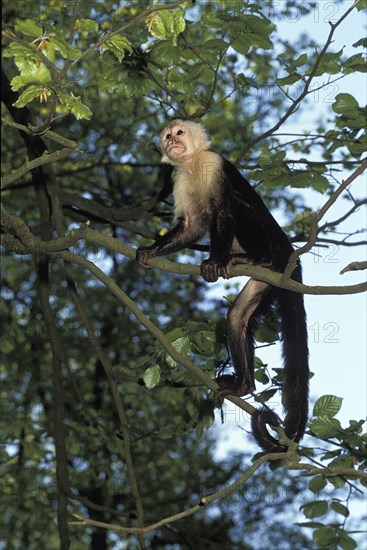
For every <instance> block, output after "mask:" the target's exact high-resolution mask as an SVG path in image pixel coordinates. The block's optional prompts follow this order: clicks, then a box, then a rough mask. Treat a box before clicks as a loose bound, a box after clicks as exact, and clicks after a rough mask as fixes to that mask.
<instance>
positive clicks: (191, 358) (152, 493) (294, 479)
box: [1, 0, 367, 550]
mask: <svg viewBox="0 0 367 550" xmlns="http://www.w3.org/2000/svg"><path fill="white" fill-rule="evenodd" d="M147 4H149V6H148V7H147ZM333 8H335V11H334V12H333V17H332V18H331V17H330V20H329V21H328V23H329V25H325V34H324V41H323V42H322V43H320V44H316V43H315V42H314V40H312V39H310V38H309V37H308V36H307V35H304V34H303V35H302V36H299V37H298V38H296V39H294V40H291V39H288V38H287V37H284V36H283V35H282V33H281V32H280V31H279V29H280V27H281V24H282V22H283V20H284V19H288V20H289V19H292V20H294V21H299V20H303V18H305V20H307V17H308V18H309V17H310V16H311V15H314V16H316V13H318V15H320V13H319V12H317V10H320V5H319V4H318V3H313V2H310V3H306V4H305V3H303V2H295V1H293V0H286V1H285V2H283V3H282V5H281V6H280V5H278V3H276V2H275V3H270V4H263V3H262V2H259V1H257V0H256V1H253V2H246V1H241V2H240V1H238V0H229V1H225V2H224V1H221V0H216V1H214V0H213V1H205V2H204V1H202V0H199V1H197V2H189V1H184V0H179V1H176V2H175V1H171V2H169V1H166V2H161V3H153V2H152V3H147V2H143V1H141V0H137V1H134V2H123V3H121V6H120V5H119V3H116V2H112V1H111V0H106V1H104V2H99V1H92V0H91V1H88V2H79V1H78V0H73V1H70V2H66V3H65V2H64V1H61V0H52V1H49V2H36V3H33V2H18V3H15V4H14V3H5V6H4V8H3V20H4V29H3V46H4V49H3V69H2V96H3V97H2V99H3V105H4V110H3V119H2V121H3V132H2V150H3V167H4V168H3V179H2V199H3V206H2V245H3V259H4V267H3V283H2V298H3V301H2V305H1V316H2V321H3V326H4V331H3V334H2V377H3V381H4V384H3V387H2V394H3V395H2V397H3V403H4V405H3V414H2V418H1V420H2V423H3V433H4V435H5V437H4V440H5V443H6V444H5V446H4V447H3V451H2V453H3V461H2V462H3V464H4V478H3V479H4V482H3V489H4V495H5V502H6V512H5V517H4V521H5V523H4V527H3V529H2V539H3V540H4V542H5V543H6V544H7V545H8V547H9V548H29V549H30V550H32V549H38V548H49V549H52V548H62V549H67V548H73V549H74V550H77V549H79V548H80V549H82V548H86V547H91V548H98V549H99V550H103V549H104V548H145V547H151V548H171V547H172V548H173V547H175V548H182V549H185V548H201V547H205V548H207V547H208V548H217V547H218V548H219V547H220V548H228V549H229V548H231V549H233V548H242V549H247V548H255V547H259V544H260V542H259V541H261V545H263V546H266V547H269V548H270V547H271V548H282V550H286V549H287V548H292V549H297V548H302V549H304V548H328V549H330V548H343V549H347V550H349V549H353V548H356V536H357V535H355V534H354V533H353V532H352V530H353V528H354V526H353V522H351V521H350V520H348V521H347V519H348V516H349V515H350V510H349V502H350V497H351V495H352V494H357V495H358V494H360V493H361V491H362V486H363V485H366V476H365V472H364V471H363V468H364V466H365V464H366V438H365V436H364V435H363V433H362V430H363V421H360V420H359V419H358V420H351V421H350V424H349V426H343V425H342V424H341V423H340V421H339V420H338V419H337V418H336V415H337V413H338V412H339V410H340V407H341V399H340V398H338V397H336V396H332V395H327V396H321V397H320V398H319V400H318V401H317V402H316V404H315V406H314V409H313V416H312V419H311V420H310V424H309V433H310V434H311V435H312V436H313V440H312V441H313V442H314V445H313V446H308V447H302V448H301V449H300V450H299V451H298V450H297V449H295V448H294V446H293V447H292V446H291V447H290V450H289V452H288V453H282V454H281V455H279V454H278V455H262V454H259V455H256V456H255V457H254V459H253V463H252V464H251V461H250V457H249V456H248V455H245V456H241V457H239V456H237V455H234V456H232V457H231V458H229V459H227V460H226V461H223V462H222V463H218V461H215V460H214V456H213V452H212V450H213V448H214V447H215V444H216V438H217V437H218V434H217V432H215V427H212V424H213V418H214V406H213V401H212V398H211V393H210V392H209V390H215V389H216V384H215V382H214V380H213V376H214V370H215V367H216V366H217V365H218V363H219V362H221V361H222V362H223V361H226V360H227V351H226V341H227V336H226V321H225V319H224V315H225V311H226V303H223V302H222V301H219V300H212V301H210V300H206V301H205V306H203V302H204V297H205V292H206V286H205V285H204V283H203V282H202V281H201V280H200V279H199V278H198V274H199V268H198V264H199V263H200V258H201V255H202V253H203V251H204V252H205V250H206V247H205V245H199V246H197V247H194V248H193V249H192V250H190V251H187V254H185V256H184V259H185V261H186V263H178V262H173V261H169V260H166V259H156V260H153V261H152V267H153V269H150V270H148V271H146V272H142V269H141V268H140V267H138V266H137V265H136V263H135V262H134V261H132V260H133V259H134V257H135V248H136V247H137V246H139V245H140V244H142V243H143V242H146V240H147V239H153V238H154V236H155V235H157V234H158V233H159V232H160V231H162V230H163V231H164V229H162V227H163V228H165V227H166V226H168V224H169V221H170V214H171V207H170V199H169V192H170V186H171V183H170V176H171V173H170V170H168V169H167V167H165V166H162V165H160V164H159V160H160V155H159V150H158V147H157V141H156V140H155V139H154V137H152V136H156V135H159V132H160V129H161V127H162V126H163V125H164V123H165V121H166V120H167V118H169V117H171V116H177V115H178V116H183V117H191V118H194V119H198V120H199V119H203V120H204V122H205V124H206V126H207V127H208V130H209V132H210V135H211V136H212V141H213V147H214V148H215V149H216V150H218V151H220V152H222V153H223V154H225V155H227V156H229V157H230V158H231V160H232V161H233V162H234V163H236V165H237V166H238V167H239V168H240V169H241V170H243V171H245V172H246V173H247V174H248V177H249V179H250V180H251V181H252V182H253V183H254V185H256V187H257V188H258V190H259V192H260V193H261V195H262V196H263V197H264V199H265V200H266V202H267V204H269V206H271V207H274V208H281V209H282V211H283V212H284V225H285V230H286V231H287V232H288V233H289V234H290V236H291V238H292V241H293V242H295V243H300V244H302V246H301V247H300V248H299V249H298V250H297V252H296V254H295V256H294V257H293V258H292V259H291V263H290V265H289V266H288V269H287V270H286V272H285V274H284V275H283V276H282V275H280V274H276V273H272V272H270V271H269V270H267V269H264V268H260V267H258V266H248V267H247V266H246V267H244V266H241V267H239V268H237V272H236V273H238V274H242V275H250V276H255V277H257V278H259V279H261V280H264V281H267V282H270V283H271V284H275V285H278V286H281V285H282V286H285V287H287V288H292V289H294V290H298V291H302V292H305V293H314V294H338V293H339V294H342V293H343V294H346V293H352V292H353V293H357V292H362V291H363V290H365V289H366V286H365V284H364V283H360V284H356V285H347V286H344V287H337V286H328V287H325V286H310V285H306V284H305V285H300V284H297V283H295V282H293V281H291V280H290V279H289V276H290V273H291V271H292V262H294V261H296V257H297V256H298V255H301V254H303V253H305V252H307V251H309V250H311V249H312V247H313V246H314V245H315V244H316V243H318V244H320V243H322V244H326V245H327V243H332V242H335V240H337V242H339V244H341V245H342V244H347V245H350V246H357V245H358V244H360V241H357V240H356V238H355V235H356V234H357V233H358V231H357V230H356V232H355V234H349V235H347V236H344V237H343V239H342V240H341V239H339V238H338V227H339V225H340V223H341V222H342V221H343V220H344V219H346V218H350V217H352V216H353V214H354V213H355V212H356V211H357V210H358V209H359V208H360V207H361V206H362V205H363V204H364V203H365V202H366V201H365V200H364V199H359V198H356V197H355V195H354V193H353V190H352V188H353V183H354V181H355V180H357V178H358V177H359V176H360V175H361V174H362V173H363V172H364V170H365V169H366V168H367V161H366V157H365V150H366V131H365V117H366V109H365V108H364V107H363V106H362V105H360V104H359V102H358V100H357V99H356V97H354V95H353V93H352V88H351V93H345V92H342V93H334V91H335V90H336V87H335V84H336V82H338V81H339V80H341V79H344V80H348V79H351V78H353V77H355V76H356V75H358V74H359V73H364V72H365V71H366V64H365V62H364V57H363V47H365V46H366V41H365V39H364V38H361V39H359V37H353V39H352V38H351V37H346V41H347V40H348V41H349V43H350V42H353V44H352V46H353V48H354V51H355V53H354V54H353V55H349V54H345V53H344V51H343V49H341V50H338V51H335V48H334V47H333V40H334V35H335V33H336V31H337V30H340V29H343V25H345V24H346V21H348V18H349V17H351V14H353V12H355V11H356V10H358V11H359V12H360V13H362V10H364V9H365V8H366V2H365V0H360V1H358V0H357V1H355V2H354V3H353V4H352V3H348V6H344V5H343V4H342V3H338V2H336V3H335V4H333ZM330 15H331V14H330ZM323 16H324V17H325V18H326V14H325V13H323ZM349 45H350V44H349ZM321 93H326V94H327V97H328V98H330V99H328V101H329V102H330V108H329V110H328V112H327V116H326V117H325V116H323V118H322V120H320V121H319V122H317V123H316V122H313V121H311V118H310V119H309V121H308V122H309V125H307V124H306V126H305V127H304V128H303V129H302V131H301V132H300V133H297V134H294V133H293V134H292V135H290V132H289V130H288V126H287V124H288V123H289V121H290V120H294V119H295V117H297V116H299V115H302V114H303V113H307V112H308V110H309V109H310V108H312V100H313V99H314V98H315V97H317V96H318V94H321ZM315 159H317V160H315ZM340 168H343V169H344V170H345V171H346V172H345V173H346V174H347V176H346V178H345V180H343V181H341V180H340V177H339V173H338V170H340ZM289 187H292V188H296V189H302V188H307V189H313V190H315V191H317V192H320V193H324V194H325V203H324V206H323V208H321V209H320V210H319V211H318V212H316V213H312V212H311V210H310V208H308V207H307V205H305V203H304V199H303V198H302V195H301V194H291V193H290V192H289ZM342 194H343V197H344V198H345V200H346V201H348V207H347V209H346V213H345V215H344V216H343V218H340V219H337V220H333V221H331V222H330V221H328V222H325V221H324V220H323V217H324V216H325V213H326V212H327V211H328V209H329V208H330V206H331V205H332V204H334V203H335V201H336V200H338V197H339V196H340V195H342ZM181 259H182V256H181ZM362 267H363V262H355V263H354V264H353V265H350V266H347V267H346V268H345V269H344V271H348V270H349V269H350V270H352V269H361V268H362ZM226 290H227V294H228V295H227V298H228V299H229V300H230V299H231V297H232V293H233V292H234V291H235V290H236V285H234V286H233V285H229V286H228V288H227V289H226ZM277 337H278V336H277V322H276V319H272V318H269V319H268V320H267V322H266V324H265V325H264V326H263V327H260V329H259V332H258V335H257V340H258V341H259V342H273V341H274V340H276V339H277ZM274 371H275V376H273V375H271V374H270V373H269V371H268V369H267V368H266V366H265V365H263V364H262V363H261V361H260V360H258V362H257V371H256V378H257V380H258V381H259V382H261V383H263V384H266V385H267V388H266V389H265V390H264V391H262V392H259V393H258V395H257V398H256V399H257V401H259V402H265V401H267V400H269V399H270V398H271V397H272V396H274V394H275V393H276V391H277V390H278V389H279V388H280V387H281V375H282V373H281V371H279V369H278V370H277V369H274ZM269 384H270V386H269ZM229 400H230V401H232V402H233V403H235V404H236V405H237V406H238V407H239V408H240V409H242V411H246V412H247V413H250V414H251V412H252V411H253V407H252V406H251V405H250V404H248V403H247V401H243V400H240V399H238V398H229ZM209 428H211V429H210V430H209ZM213 434H215V435H213ZM280 436H281V434H280ZM244 446H245V443H244ZM266 464H269V466H270V469H269V468H268V467H267V466H266ZM280 466H281V467H280ZM330 487H331V488H332V489H334V490H335V493H333V492H330ZM252 490H254V491H255V493H256V494H257V496H256V498H251V491H252ZM337 490H338V493H336V491H337ZM249 494H250V496H249ZM340 494H342V497H340ZM296 496H297V497H299V500H296V499H295V497H296ZM295 502H297V503H298V504H299V505H300V506H301V511H302V514H303V519H302V515H298V516H297V520H298V521H299V523H300V525H301V526H302V527H304V529H302V530H300V529H299V528H298V526H296V525H295V526H291V527H289V526H287V525H286V523H285V522H284V521H282V520H283V516H282V513H283V512H284V511H285V508H284V507H285V506H286V507H287V506H289V508H290V509H291V507H292V506H293V509H294V503H295ZM292 513H294V512H292ZM311 532H312V537H311V536H310V533H311Z"/></svg>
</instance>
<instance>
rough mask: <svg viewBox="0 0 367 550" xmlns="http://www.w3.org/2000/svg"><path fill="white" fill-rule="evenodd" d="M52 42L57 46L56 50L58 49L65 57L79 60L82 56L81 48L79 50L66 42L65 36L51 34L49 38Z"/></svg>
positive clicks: (70, 59)
mask: <svg viewBox="0 0 367 550" xmlns="http://www.w3.org/2000/svg"><path fill="white" fill-rule="evenodd" d="M49 42H50V44H52V46H53V47H54V48H55V50H56V51H58V52H59V53H60V55H61V57H63V58H64V59H68V60H69V61H77V60H78V59H79V58H80V56H81V55H82V52H81V51H80V50H77V49H76V48H74V47H73V46H71V45H70V44H68V42H66V40H65V38H63V37H61V36H55V35H54V36H50V38H49Z"/></svg>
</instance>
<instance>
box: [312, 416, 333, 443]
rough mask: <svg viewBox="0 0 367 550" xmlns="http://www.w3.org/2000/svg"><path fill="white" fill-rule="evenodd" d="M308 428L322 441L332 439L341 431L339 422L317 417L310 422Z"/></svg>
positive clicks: (327, 417) (326, 417)
mask: <svg viewBox="0 0 367 550" xmlns="http://www.w3.org/2000/svg"><path fill="white" fill-rule="evenodd" d="M309 427H310V429H311V431H312V432H313V433H314V434H315V435H316V436H317V437H321V438H322V439H327V438H329V437H334V436H335V435H336V434H337V433H338V432H339V431H340V430H341V425H340V422H339V421H338V420H336V419H335V418H330V417H329V416H318V417H317V418H316V419H313V420H310V423H309Z"/></svg>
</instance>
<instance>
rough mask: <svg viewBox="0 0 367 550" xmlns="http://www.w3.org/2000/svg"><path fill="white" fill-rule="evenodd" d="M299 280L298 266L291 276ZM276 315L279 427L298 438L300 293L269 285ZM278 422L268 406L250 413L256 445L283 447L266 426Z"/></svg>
mask: <svg viewBox="0 0 367 550" xmlns="http://www.w3.org/2000/svg"><path fill="white" fill-rule="evenodd" d="M292 278H293V279H295V280H297V281H299V282H302V273H301V268H300V267H297V268H296V270H295V271H294V273H293V276H292ZM273 291H274V293H275V296H276V301H277V310H278V313H279V317H280V323H281V333H282V347H283V359H284V380H283V391H282V402H283V407H284V410H285V413H286V416H285V419H284V423H283V427H284V431H285V433H286V435H287V437H288V438H289V439H293V440H294V441H296V442H298V441H300V440H301V439H302V437H303V434H304V432H305V429H306V425H307V420H308V378H309V367H308V345H307V325H306V312H305V308H304V304H303V295H302V294H299V293H298V292H292V291H289V290H285V289H273ZM266 424H270V425H272V426H279V425H281V422H280V419H279V417H278V416H277V415H276V414H275V413H274V412H272V411H271V410H270V409H266V408H263V409H262V410H260V411H257V413H255V414H254V415H253V416H252V431H253V434H254V437H255V439H256V440H257V442H258V443H259V445H260V446H261V447H262V448H263V449H264V450H266V451H269V452H281V451H286V450H287V447H285V446H284V445H281V444H280V443H279V441H278V440H277V439H275V438H274V437H272V436H271V435H270V433H269V431H268V429H267V427H266Z"/></svg>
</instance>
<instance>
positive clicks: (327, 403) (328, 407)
mask: <svg viewBox="0 0 367 550" xmlns="http://www.w3.org/2000/svg"><path fill="white" fill-rule="evenodd" d="M342 402H343V399H342V397H337V396H336V395H323V396H322V397H320V398H319V399H318V400H317V401H316V403H315V405H314V408H313V415H314V416H329V417H330V416H335V415H336V414H337V413H338V412H339V411H340V408H341V405H342Z"/></svg>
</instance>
